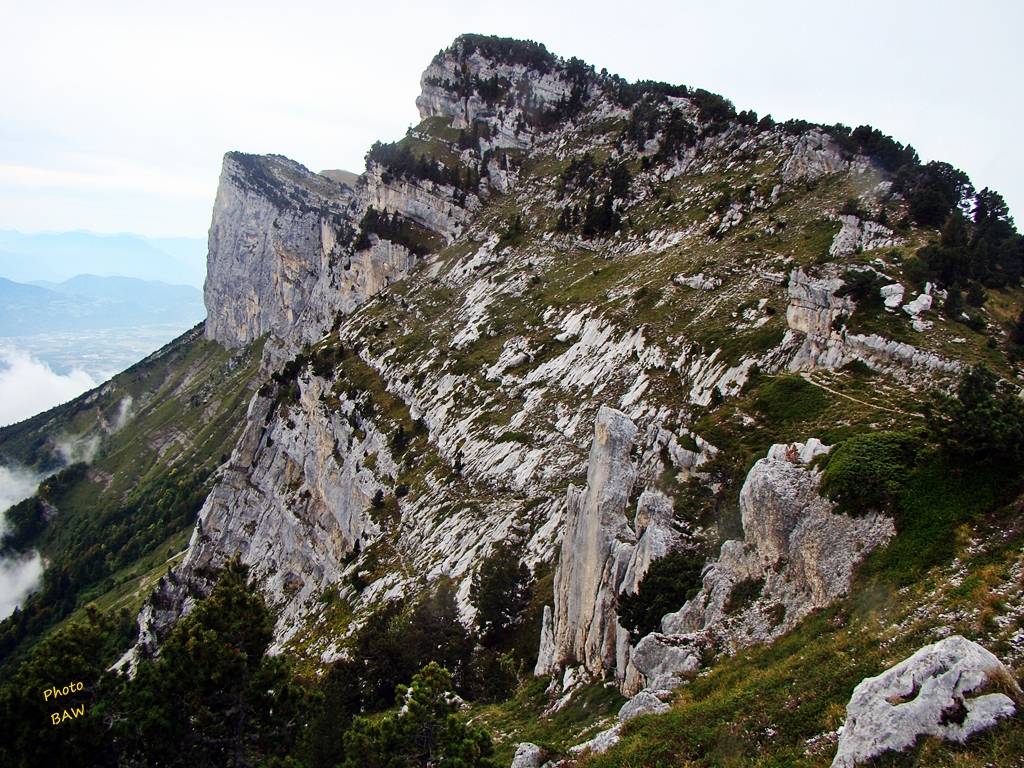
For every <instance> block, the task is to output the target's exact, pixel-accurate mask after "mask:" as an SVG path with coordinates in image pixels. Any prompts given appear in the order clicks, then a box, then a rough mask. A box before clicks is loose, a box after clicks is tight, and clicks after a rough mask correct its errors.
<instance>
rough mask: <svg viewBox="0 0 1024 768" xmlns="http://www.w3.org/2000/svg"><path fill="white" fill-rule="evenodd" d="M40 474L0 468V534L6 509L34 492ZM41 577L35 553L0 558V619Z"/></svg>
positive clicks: (10, 610) (39, 561)
mask: <svg viewBox="0 0 1024 768" xmlns="http://www.w3.org/2000/svg"><path fill="white" fill-rule="evenodd" d="M43 477H44V476H43V475H39V474H36V473H34V472H29V471H28V470H25V469H20V468H18V467H0V536H2V535H3V533H4V531H5V530H6V529H7V520H6V513H7V509H8V508H9V507H11V506H12V505H14V504H17V503H18V502H19V501H21V500H22V499H27V498H28V497H29V496H31V495H32V494H33V493H35V492H36V488H37V487H38V486H39V483H40V481H41V480H42V479H43ZM42 576H43V559H42V558H41V557H40V556H39V553H38V552H31V553H29V554H27V555H23V556H20V557H5V558H0V619H5V618H7V617H8V616H10V615H11V614H12V613H14V609H15V608H16V607H17V606H19V605H21V602H22V601H23V600H24V599H25V598H26V597H28V595H29V594H30V593H31V592H33V591H35V589H36V588H37V587H38V586H39V580H40V579H41V578H42Z"/></svg>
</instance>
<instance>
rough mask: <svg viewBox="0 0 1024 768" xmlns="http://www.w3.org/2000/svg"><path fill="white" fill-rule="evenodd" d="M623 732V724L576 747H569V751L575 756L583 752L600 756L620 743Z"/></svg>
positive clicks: (602, 732) (614, 726)
mask: <svg viewBox="0 0 1024 768" xmlns="http://www.w3.org/2000/svg"><path fill="white" fill-rule="evenodd" d="M621 732H622V723H618V724H616V725H613V726H612V727H611V728H608V729H607V730H604V731H601V732H600V733H598V734H597V735H596V736H595V737H594V738H592V739H591V740H590V741H585V742H583V743H582V744H577V745H576V746H575V747H569V751H570V752H572V753H573V754H575V755H578V754H580V753H582V752H590V753H591V754H595V755H600V754H602V753H604V752H607V751H608V750H609V749H611V748H612V747H614V746H615V745H616V744H618V743H619V739H620V738H621Z"/></svg>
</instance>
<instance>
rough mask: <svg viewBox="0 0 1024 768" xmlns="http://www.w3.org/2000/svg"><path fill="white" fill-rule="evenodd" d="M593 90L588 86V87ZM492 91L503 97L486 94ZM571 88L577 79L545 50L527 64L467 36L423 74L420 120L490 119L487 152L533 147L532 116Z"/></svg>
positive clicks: (463, 123)
mask: <svg viewBox="0 0 1024 768" xmlns="http://www.w3.org/2000/svg"><path fill="white" fill-rule="evenodd" d="M492 53H493V52H492ZM491 84H493V85H491ZM485 86H490V87H489V88H487V87H485ZM594 88H596V86H595V85H594V84H592V83H591V84H588V85H587V86H586V91H587V92H590V91H591V90H593V89H594ZM488 90H490V91H495V92H497V93H498V94H499V95H494V94H488V95H483V94H482V92H486V91H488ZM572 92H573V80H572V78H571V77H570V76H569V75H568V74H567V72H566V65H565V62H563V61H561V60H560V59H557V58H556V57H554V56H552V55H550V54H546V52H545V53H544V54H539V52H538V55H536V56H534V57H532V60H531V61H529V62H528V63H527V62H524V61H522V60H512V59H504V58H502V57H501V56H495V55H489V54H488V52H486V51H484V50H481V48H480V44H479V41H477V40H475V39H474V36H472V35H467V36H463V37H460V38H459V39H457V40H456V41H455V43H454V44H453V45H452V46H450V47H449V48H448V49H446V50H444V51H442V52H441V53H439V54H438V55H437V56H435V57H434V59H433V61H431V63H430V66H428V67H427V69H426V70H425V71H424V72H423V76H422V77H421V79H420V95H419V96H418V97H417V98H416V106H417V108H418V109H419V111H420V117H421V118H428V117H439V116H440V117H447V118H450V119H451V121H452V126H453V127H454V128H467V127H469V126H470V125H472V124H473V123H474V122H475V121H478V122H484V123H486V124H487V125H488V126H489V130H488V136H487V137H486V138H481V140H480V151H481V152H483V151H485V150H487V149H489V148H493V147H512V148H524V147H527V146H529V145H530V143H531V142H532V141H533V138H534V135H535V129H534V128H533V127H532V120H531V119H530V117H531V116H532V115H536V114H538V113H541V112H544V111H545V110H551V109H555V108H557V107H558V106H559V105H560V104H562V103H564V102H565V101H566V100H568V99H569V97H570V95H571V94H572Z"/></svg>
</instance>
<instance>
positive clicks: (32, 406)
mask: <svg viewBox="0 0 1024 768" xmlns="http://www.w3.org/2000/svg"><path fill="white" fill-rule="evenodd" d="M96 384H97V382H95V381H93V378H92V377H91V376H90V375H89V374H88V373H86V372H85V371H82V370H78V369H76V370H73V371H71V372H70V373H68V374H67V375H62V374H59V373H55V372H54V371H53V370H52V369H51V368H50V366H48V365H47V364H46V363H44V362H42V361H41V360H38V359H36V358H35V357H33V356H32V355H30V354H28V353H27V352H24V351H22V350H20V349H16V348H14V347H2V348H0V426H6V425H7V424H14V423H16V422H19V421H21V420H22V419H27V418H28V417H29V416H35V415H36V414H37V413H42V412H43V411H45V410H48V409H50V408H52V407H53V406H55V405H60V404H61V403H66V402H67V401H68V400H72V399H74V398H76V397H78V396H79V395H80V394H82V393H83V392H87V391H88V390H90V389H92V388H93V387H95V386H96ZM8 506H9V505H8ZM3 509H6V507H3Z"/></svg>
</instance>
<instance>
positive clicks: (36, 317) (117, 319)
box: [0, 275, 206, 336]
mask: <svg viewBox="0 0 1024 768" xmlns="http://www.w3.org/2000/svg"><path fill="white" fill-rule="evenodd" d="M205 315H206V310H205V308H204V306H203V295H202V292H200V291H199V289H197V288H195V287H194V286H191V285H170V284H168V283H164V282H158V281H152V280H140V279H137V278H133V277H100V276H97V275H76V276H75V277H72V278H70V279H67V280H63V281H61V282H53V281H45V280H37V281H34V282H32V283H20V282H15V281H13V280H8V279H5V278H0V336H28V335H32V334H37V333H47V332H52V331H72V330H73V331H85V330H90V329H110V328H137V327H138V326H149V325H165V324H174V325H180V326H181V327H182V328H186V327H190V326H192V325H194V324H195V323H198V322H199V321H200V320H202V319H203V317H205Z"/></svg>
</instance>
